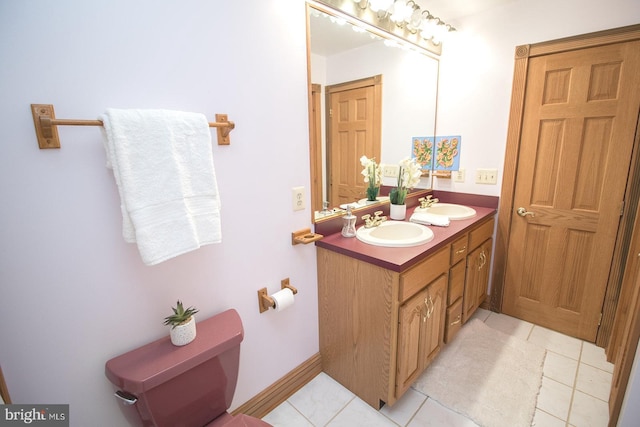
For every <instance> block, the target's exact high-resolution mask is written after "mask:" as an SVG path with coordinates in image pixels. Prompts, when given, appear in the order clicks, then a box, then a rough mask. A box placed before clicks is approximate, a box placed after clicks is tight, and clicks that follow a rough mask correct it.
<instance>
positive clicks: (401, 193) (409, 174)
mask: <svg viewBox="0 0 640 427" xmlns="http://www.w3.org/2000/svg"><path fill="white" fill-rule="evenodd" d="M399 166H400V171H399V173H398V182H397V184H396V187H395V188H393V189H392V190H391V192H390V193H389V199H390V201H391V203H392V204H394V205H404V202H405V199H406V197H407V193H408V192H409V190H410V189H412V188H414V187H415V186H416V185H418V183H419V182H420V177H421V176H422V171H421V169H420V165H419V164H418V163H416V160H415V159H412V158H409V157H406V158H404V159H402V160H401V161H400V163H399Z"/></svg>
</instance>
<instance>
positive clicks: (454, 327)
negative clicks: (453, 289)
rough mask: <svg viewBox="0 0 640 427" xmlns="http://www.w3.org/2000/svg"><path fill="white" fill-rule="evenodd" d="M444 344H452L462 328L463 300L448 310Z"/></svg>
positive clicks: (460, 299)
mask: <svg viewBox="0 0 640 427" xmlns="http://www.w3.org/2000/svg"><path fill="white" fill-rule="evenodd" d="M446 322H447V323H446V324H445V333H444V342H445V343H448V342H450V341H451V340H452V339H453V337H454V336H455V335H456V334H457V333H458V331H459V330H460V328H461V327H462V298H458V300H457V301H456V302H454V303H453V305H451V306H450V307H448V308H447V318H446Z"/></svg>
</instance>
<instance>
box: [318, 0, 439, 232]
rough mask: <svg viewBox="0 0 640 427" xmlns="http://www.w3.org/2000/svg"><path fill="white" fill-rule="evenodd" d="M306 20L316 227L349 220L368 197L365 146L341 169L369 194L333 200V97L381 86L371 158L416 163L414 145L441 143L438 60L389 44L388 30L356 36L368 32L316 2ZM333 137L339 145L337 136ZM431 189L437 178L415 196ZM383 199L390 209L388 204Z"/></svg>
mask: <svg viewBox="0 0 640 427" xmlns="http://www.w3.org/2000/svg"><path fill="white" fill-rule="evenodd" d="M307 14H308V17H307V19H308V23H309V27H308V30H309V38H308V45H307V49H308V54H309V77H310V83H311V90H310V94H309V98H310V101H309V105H310V114H309V117H310V131H311V145H310V147H311V149H310V153H311V202H312V207H313V211H314V214H313V218H314V221H316V222H317V221H321V220H322V219H324V218H330V217H332V216H335V215H339V214H341V213H343V212H344V210H343V209H344V208H345V204H347V203H349V204H352V206H353V207H354V208H357V207H358V206H359V205H358V202H361V203H362V200H363V199H364V198H365V197H366V194H365V191H364V186H365V185H366V184H364V181H363V177H362V175H360V172H361V171H362V166H361V164H360V157H361V156H362V155H365V154H366V153H364V152H363V151H364V150H365V148H363V146H362V145H359V141H356V144H355V145H353V146H352V147H349V148H348V149H342V150H341V154H339V156H342V159H341V162H342V163H341V164H340V167H341V168H343V169H345V168H349V170H350V171H351V172H349V174H350V175H349V179H350V180H351V181H350V182H351V183H352V184H353V186H357V185H361V186H362V189H355V190H354V191H352V192H351V193H350V195H348V196H346V197H347V200H345V199H344V197H345V196H342V197H343V198H342V199H337V198H335V197H332V196H331V193H332V190H331V187H332V186H333V187H334V188H335V187H336V186H337V185H336V183H335V182H332V173H331V169H332V167H333V168H334V169H335V168H336V161H335V160H332V158H334V157H335V153H334V152H332V151H334V150H335V149H334V150H332V148H331V147H332V144H334V147H335V144H336V142H335V141H332V135H331V134H332V132H331V129H332V124H331V123H332V122H331V120H332V117H331V116H332V115H335V114H332V113H333V112H330V111H329V110H330V108H328V107H327V105H329V107H330V106H331V105H330V104H331V99H332V98H331V96H332V95H333V93H334V91H335V90H338V91H339V90H340V89H341V88H351V87H353V86H354V85H355V86H358V85H360V84H362V82H365V83H364V84H366V82H373V83H371V84H372V85H374V86H376V88H375V89H374V92H373V93H374V95H373V96H375V98H376V101H377V102H378V107H376V108H379V111H373V113H374V114H373V117H374V121H377V123H374V127H377V129H378V130H379V135H377V138H378V140H379V148H378V150H379V151H373V153H374V156H371V155H370V157H375V160H376V162H378V163H382V164H390V165H397V164H398V162H399V161H400V160H402V159H404V158H406V157H408V156H411V153H412V143H413V138H415V137H433V136H435V127H436V111H437V92H438V73H439V61H438V58H437V57H436V56H434V55H433V54H432V53H430V52H427V51H424V52H419V51H417V50H409V49H406V48H403V47H402V46H400V45H399V44H398V43H397V41H394V40H393V37H388V38H384V37H383V36H384V34H385V33H384V32H382V31H374V32H369V31H364V32H363V31H362V30H360V31H354V29H353V27H354V26H355V27H356V29H360V28H362V26H361V22H358V21H357V20H356V19H353V20H351V18H350V17H349V16H347V15H344V14H342V13H340V12H337V11H335V10H333V9H331V8H330V7H325V6H324V5H318V4H317V3H316V2H312V3H311V4H309V3H308V4H307ZM349 21H350V22H349ZM374 33H375V34H374ZM336 88H337V89H336ZM376 90H377V91H378V92H375V91H376ZM334 105H335V104H334ZM333 123H335V122H333ZM333 126H334V127H335V124H334V125H333ZM328 129H329V131H328ZM333 138H334V139H336V138H337V137H336V136H335V133H333ZM343 172H344V171H343ZM343 176H344V173H343ZM395 182H396V178H394V177H390V176H387V177H383V181H382V185H383V186H394V185H395ZM431 183H432V181H431V175H430V174H429V173H428V172H426V173H425V174H424V177H423V178H422V179H421V182H420V184H419V185H418V188H417V189H416V190H417V191H420V190H423V191H424V190H428V189H430V188H431ZM350 185H351V184H350ZM347 193H348V192H347ZM334 194H335V191H334ZM351 199H352V200H351ZM380 199H381V203H385V198H384V197H381V198H380ZM331 200H333V201H331ZM326 202H329V203H328V205H327V204H326Z"/></svg>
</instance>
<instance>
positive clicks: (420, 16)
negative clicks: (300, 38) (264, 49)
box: [307, 0, 456, 54]
mask: <svg viewBox="0 0 640 427" xmlns="http://www.w3.org/2000/svg"><path fill="white" fill-rule="evenodd" d="M307 1H308V2H311V3H313V2H318V3H323V4H325V5H329V6H331V7H333V8H335V9H337V10H339V11H341V12H343V13H346V14H349V15H351V16H354V17H355V18H357V19H359V20H361V21H363V22H365V23H367V24H370V25H373V26H375V27H378V28H381V29H382V30H384V31H386V32H388V33H391V34H392V35H394V36H397V37H400V38H401V39H404V40H405V41H407V42H409V43H412V44H414V45H418V46H419V47H421V48H424V49H427V50H429V51H430V52H432V53H436V54H440V51H441V44H442V42H443V41H444V40H445V39H446V38H447V36H448V35H449V34H450V33H452V32H454V31H456V29H455V27H453V26H452V25H451V24H447V23H446V22H444V21H443V20H442V19H440V18H438V17H437V16H434V15H432V14H431V12H429V11H428V10H423V9H421V8H420V6H419V5H418V4H417V3H416V2H415V1H414V0H395V1H394V0H307Z"/></svg>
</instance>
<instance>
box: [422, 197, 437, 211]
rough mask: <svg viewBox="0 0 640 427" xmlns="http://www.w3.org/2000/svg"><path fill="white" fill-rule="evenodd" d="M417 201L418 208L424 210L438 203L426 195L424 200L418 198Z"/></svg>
mask: <svg viewBox="0 0 640 427" xmlns="http://www.w3.org/2000/svg"><path fill="white" fill-rule="evenodd" d="M418 201H419V202H420V207H421V208H422V209H425V208H430V207H431V205H433V204H434V203H438V202H439V201H440V200H438V199H434V198H433V196H431V195H428V196H427V197H426V198H425V197H420V198H419V199H418Z"/></svg>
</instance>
